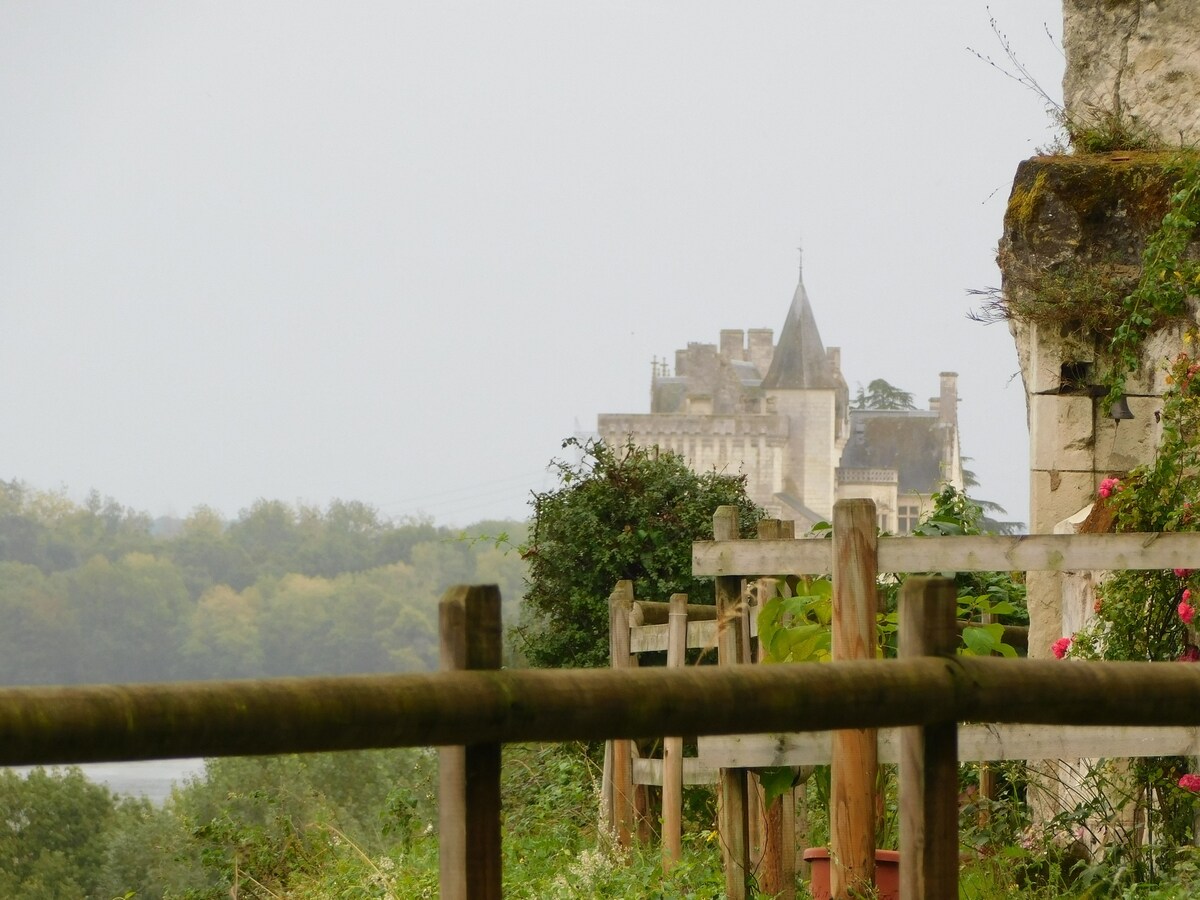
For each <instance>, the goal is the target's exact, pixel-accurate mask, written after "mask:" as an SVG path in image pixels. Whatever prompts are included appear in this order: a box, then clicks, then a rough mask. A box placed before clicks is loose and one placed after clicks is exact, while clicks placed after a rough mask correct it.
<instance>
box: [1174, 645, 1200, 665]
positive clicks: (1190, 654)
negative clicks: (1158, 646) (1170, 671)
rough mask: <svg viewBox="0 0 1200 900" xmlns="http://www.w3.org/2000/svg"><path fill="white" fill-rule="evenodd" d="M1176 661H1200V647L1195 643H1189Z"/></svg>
mask: <svg viewBox="0 0 1200 900" xmlns="http://www.w3.org/2000/svg"><path fill="white" fill-rule="evenodd" d="M1175 661H1176V662H1187V663H1192V662H1200V647H1197V646H1196V645H1195V644H1188V645H1187V646H1186V647H1184V648H1183V653H1181V654H1180V655H1179V658H1178V659H1177V660H1175Z"/></svg>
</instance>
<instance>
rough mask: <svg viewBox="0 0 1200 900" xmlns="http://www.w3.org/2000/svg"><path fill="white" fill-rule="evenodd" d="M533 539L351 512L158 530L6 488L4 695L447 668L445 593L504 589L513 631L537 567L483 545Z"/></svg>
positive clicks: (265, 504) (174, 523) (272, 510)
mask: <svg viewBox="0 0 1200 900" xmlns="http://www.w3.org/2000/svg"><path fill="white" fill-rule="evenodd" d="M523 529H524V526H523V524H521V523H515V522H486V523H479V524H477V525H475V526H472V527H471V528H469V529H467V530H466V531H465V532H458V531H454V530H452V529H449V528H445V527H437V526H435V525H434V524H433V523H432V522H431V521H429V520H426V519H403V520H400V521H398V522H397V521H391V520H389V519H387V518H386V517H383V516H381V515H380V514H379V513H378V511H377V510H375V509H374V508H373V507H371V506H369V505H367V504H364V503H359V502H356V501H342V500H334V501H332V502H331V503H330V504H329V505H328V506H327V507H325V508H324V509H320V508H317V507H312V506H304V505H296V506H293V505H290V504H287V503H283V502H280V501H277V500H259V501H257V502H256V503H254V504H253V505H252V506H250V507H249V508H248V509H245V510H243V511H242V512H241V513H240V514H239V515H238V516H237V518H236V519H233V520H232V521H226V520H224V519H222V518H221V516H220V515H218V514H217V513H216V512H215V511H214V510H212V509H210V508H208V507H203V506H202V507H198V508H197V509H195V510H194V511H193V512H192V513H191V514H190V515H188V516H187V517H186V518H182V519H159V520H152V519H151V518H150V517H148V516H146V515H145V514H143V513H140V512H137V511H134V510H132V509H129V508H127V507H124V506H122V505H121V504H120V503H118V502H117V501H116V500H114V499H112V498H101V497H100V496H99V495H97V494H95V493H93V494H92V495H91V496H89V497H88V499H87V500H86V501H85V502H84V503H82V504H78V503H75V502H73V501H71V500H70V499H68V498H67V497H65V496H64V495H63V494H61V493H57V492H47V491H36V490H32V489H30V488H29V487H28V486H26V485H24V484H23V483H21V482H19V481H11V482H5V481H2V480H0V621H3V622H4V623H5V627H4V628H3V629H2V630H0V683H4V684H14V685H15V684H71V683H83V682H114V681H162V680H171V679H181V678H184V679H190V678H256V677H273V676H284V675H318V674H349V673H359V672H394V671H414V670H421V669H431V668H436V665H437V634H436V631H437V600H438V598H439V597H440V596H441V593H442V592H443V591H444V590H445V589H446V587H447V586H449V585H451V584H455V583H459V582H490V583H497V584H499V585H500V587H501V592H502V596H503V597H504V598H505V601H506V606H507V607H509V608H508V609H506V610H505V612H506V615H507V616H511V618H510V619H509V620H510V621H511V620H513V619H515V617H516V615H515V609H516V607H517V604H518V602H519V598H520V596H521V593H522V590H523V577H524V571H525V568H524V563H523V562H522V561H521V560H520V558H519V556H518V554H517V553H515V552H511V551H510V550H508V549H506V548H505V547H504V546H502V545H501V544H500V542H498V541H494V540H485V539H483V538H482V537H481V536H482V535H496V534H500V533H504V534H507V535H512V536H513V539H514V540H518V541H519V540H520V539H521V536H522V534H523Z"/></svg>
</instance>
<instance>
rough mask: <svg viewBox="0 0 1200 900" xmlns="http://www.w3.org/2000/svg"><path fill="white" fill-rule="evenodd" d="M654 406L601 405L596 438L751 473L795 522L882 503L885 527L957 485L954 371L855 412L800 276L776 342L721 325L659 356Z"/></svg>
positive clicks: (755, 487)
mask: <svg viewBox="0 0 1200 900" xmlns="http://www.w3.org/2000/svg"><path fill="white" fill-rule="evenodd" d="M650 394H651V404H650V412H649V413H641V414H636V413H629V414H604V415H601V416H600V417H599V423H598V426H599V427H598V431H599V434H600V437H601V438H602V439H603V440H604V441H605V442H607V443H609V444H614V445H615V444H620V443H623V442H625V441H626V440H632V441H633V442H634V443H636V444H638V445H641V446H658V447H661V448H662V449H665V450H671V451H673V452H675V453H678V454H679V455H680V456H682V457H683V458H684V459H685V460H687V463H688V465H689V466H690V467H691V468H692V469H694V470H696V471H706V470H711V469H716V470H717V471H721V472H728V473H732V474H744V475H745V476H746V477H747V489H748V492H749V494H750V496H751V497H752V498H753V499H754V501H755V502H756V503H758V504H759V505H760V506H762V507H763V508H765V509H766V510H767V512H768V515H770V516H773V517H775V518H781V519H791V520H794V521H795V522H796V524H797V529H798V530H799V531H801V532H802V531H804V530H805V529H806V528H807V527H809V526H811V525H813V524H815V523H816V522H818V521H821V520H828V519H829V518H830V517H831V516H832V514H833V504H834V502H835V501H837V500H840V499H843V498H849V497H869V498H871V499H873V500H875V504H876V508H877V510H878V512H879V519H880V527H882V528H883V529H885V530H887V531H891V532H894V533H904V532H907V531H908V530H909V529H910V528H911V527H912V526H913V525H915V524H916V521H917V518H918V517H919V515H920V514H921V513H922V512H924V511H925V510H927V509H928V506H929V500H930V495H931V494H932V493H933V492H935V491H936V490H938V489H939V488H940V487H941V485H942V484H943V483H946V482H948V483H950V484H953V485H954V486H955V487H958V488H961V487H962V484H963V481H962V458H961V455H960V451H959V440H958V414H957V411H958V394H957V376H956V375H955V374H954V373H951V372H945V373H942V375H941V380H940V392H939V395H938V397H936V398H934V399H933V400H932V401H930V409H928V410H856V409H851V408H850V392H849V390H848V388H847V385H846V381H845V378H844V377H843V375H842V370H841V353H840V351H839V349H838V348H836V347H830V348H826V347H825V346H824V344H823V343H822V341H821V336H820V332H819V331H818V329H817V323H816V319H815V317H814V315H813V310H812V305H811V304H810V302H809V299H808V293H807V291H806V290H805V288H804V281H803V278H801V280H800V282H799V283H798V284H797V286H796V291H795V293H794V295H793V297H792V303H791V306H790V307H789V309H788V316H787V319H786V321H785V322H784V326H783V330H782V331H781V332H780V337H779V342H778V344H776V343H774V333H773V331H772V330H771V329H769V328H754V329H750V330H749V331H748V332H747V331H741V330H738V329H726V330H723V331H722V332H721V334H720V341H719V343H718V344H704V343H692V344H688V346H687V347H686V348H684V349H681V350H678V351H676V353H675V366H674V372H673V373H672V372H671V371H670V369H669V367H668V366H667V365H666V364H665V363H657V362H656V363H655V364H654V368H653V374H652V378H651V389H650Z"/></svg>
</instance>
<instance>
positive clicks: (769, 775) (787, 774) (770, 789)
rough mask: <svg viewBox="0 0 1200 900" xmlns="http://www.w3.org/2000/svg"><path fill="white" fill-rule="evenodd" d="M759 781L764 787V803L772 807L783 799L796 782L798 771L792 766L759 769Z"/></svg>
mask: <svg viewBox="0 0 1200 900" xmlns="http://www.w3.org/2000/svg"><path fill="white" fill-rule="evenodd" d="M755 771H757V773H758V781H759V783H760V784H761V785H762V787H763V795H764V797H763V802H764V804H765V805H766V806H770V805H771V804H772V803H773V802H775V800H776V799H777V798H779V797H782V796H783V795H784V794H785V793H786V792H787V791H788V790H790V789H791V787H792V785H793V784H794V783H795V781H796V770H795V769H793V768H792V767H791V766H772V767H771V768H769V769H757V770H755Z"/></svg>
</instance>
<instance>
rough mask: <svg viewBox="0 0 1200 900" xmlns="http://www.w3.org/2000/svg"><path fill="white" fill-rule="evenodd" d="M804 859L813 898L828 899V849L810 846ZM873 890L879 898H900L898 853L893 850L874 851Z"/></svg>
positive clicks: (817, 899) (882, 899)
mask: <svg viewBox="0 0 1200 900" xmlns="http://www.w3.org/2000/svg"><path fill="white" fill-rule="evenodd" d="M804 859H805V860H806V861H807V862H808V864H809V867H810V870H811V872H812V874H811V877H810V881H809V885H808V888H809V890H810V891H812V895H813V900H830V897H831V896H832V894H831V893H830V890H829V850H828V849H826V848H825V847H810V848H809V849H807V850H805V851H804ZM875 890H876V891H877V892H878V894H877V895H878V897H879V900H900V854H899V853H898V852H897V851H895V850H876V851H875Z"/></svg>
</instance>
